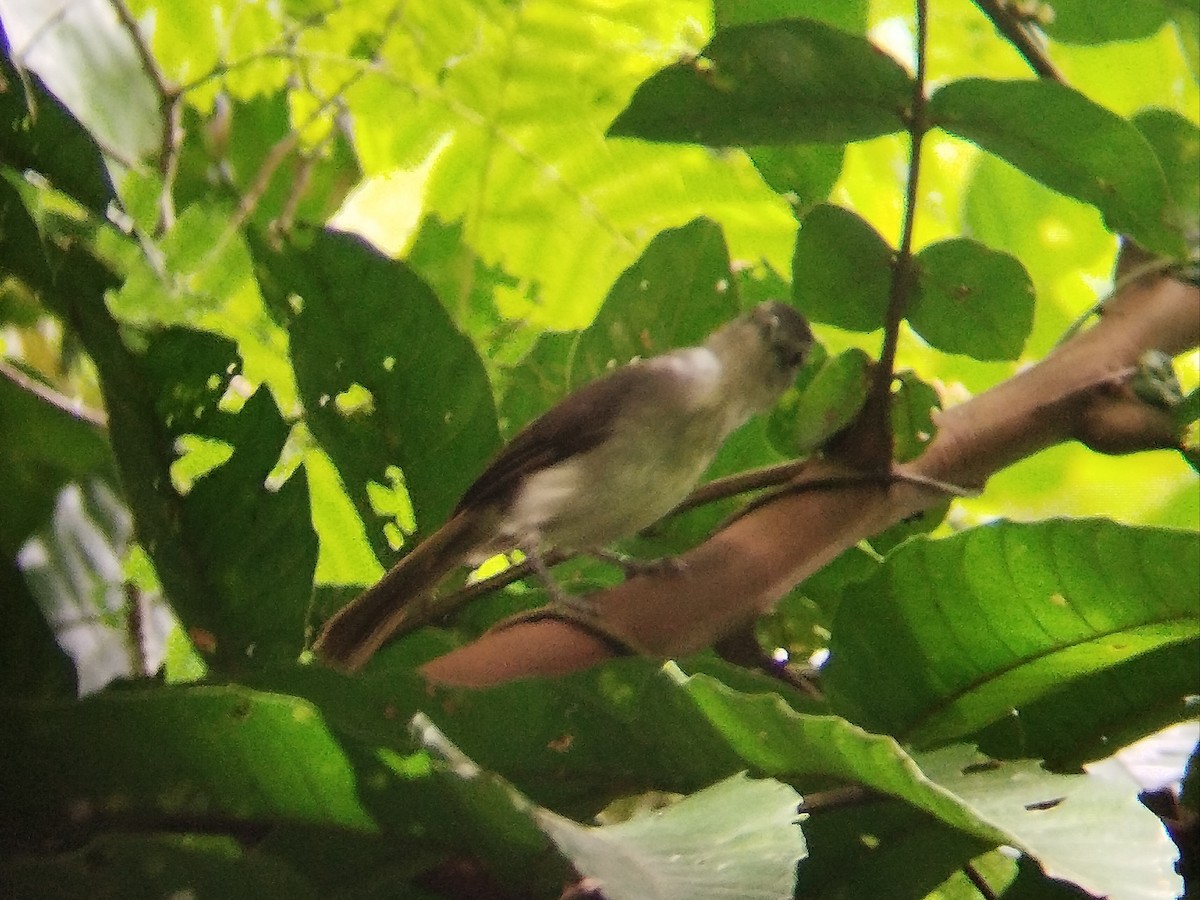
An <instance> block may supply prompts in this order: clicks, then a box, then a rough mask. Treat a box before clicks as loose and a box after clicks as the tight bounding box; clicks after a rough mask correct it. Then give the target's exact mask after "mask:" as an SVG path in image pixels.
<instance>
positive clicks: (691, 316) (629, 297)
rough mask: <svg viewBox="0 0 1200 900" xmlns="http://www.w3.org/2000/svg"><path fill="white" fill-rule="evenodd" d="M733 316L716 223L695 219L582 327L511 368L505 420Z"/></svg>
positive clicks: (546, 338)
mask: <svg viewBox="0 0 1200 900" xmlns="http://www.w3.org/2000/svg"><path fill="white" fill-rule="evenodd" d="M739 312H740V309H739V304H738V292H737V288H736V285H735V283H734V277H733V273H732V271H731V270H730V265H729V252H728V250H727V249H726V247H725V239H724V237H723V236H722V234H721V228H720V226H718V225H717V224H716V223H715V222H712V221H710V220H707V219H697V220H696V221H694V222H691V223H689V224H688V225H685V226H683V227H681V228H673V229H668V230H666V231H663V232H661V233H660V234H659V235H657V236H656V237H655V238H654V240H653V241H651V243H650V245H649V246H648V247H647V248H646V250H645V251H644V252H643V253H642V255H641V256H640V257H639V258H638V260H637V262H635V263H634V264H633V265H631V266H630V267H629V268H628V269H626V270H625V271H624V272H622V273H621V277H620V278H618V279H617V280H616V282H614V283H613V286H612V288H611V289H610V290H609V292H608V296H607V297H606V298H605V300H604V305H603V306H601V307H600V311H599V312H598V313H597V314H596V319H595V321H594V322H593V323H592V324H591V325H590V326H589V327H588V328H586V329H584V330H583V331H581V332H579V334H577V335H575V336H573V337H570V338H566V337H564V336H563V335H561V334H546V335H543V336H542V338H541V339H540V340H539V342H538V343H537V344H536V345H535V347H534V349H533V350H532V352H531V353H530V354H529V355H528V356H527V357H526V358H525V360H524V361H523V362H522V363H521V365H520V366H519V367H518V368H517V369H516V370H514V372H513V373H512V374H511V376H510V380H509V384H508V388H507V390H506V392H505V396H504V402H503V407H502V408H503V413H504V417H505V419H506V423H507V425H508V427H509V428H510V429H515V428H517V427H520V426H521V425H523V424H525V423H526V422H528V421H529V420H530V419H532V418H534V417H535V416H536V415H538V414H540V413H542V412H545V410H546V409H548V408H549V407H550V406H552V405H553V404H554V403H556V402H558V401H559V400H561V399H562V398H563V397H564V396H566V394H567V393H568V392H569V391H571V390H573V389H574V388H577V387H579V386H580V385H583V384H586V383H588V382H589V381H594V380H595V379H596V378H598V377H600V376H601V375H603V374H604V373H605V372H607V371H609V370H610V369H611V368H612V367H613V366H619V365H624V364H625V363H627V362H629V361H630V360H632V359H635V358H638V357H645V356H653V355H655V354H659V353H665V352H667V351H668V350H673V349H675V348H677V347H689V346H692V345H695V344H698V343H700V342H701V341H703V340H704V338H705V337H707V336H708V333H709V332H710V331H712V330H713V329H714V328H716V327H717V326H719V325H722V324H724V323H725V322H727V321H728V320H729V319H732V318H733V317H734V316H736V315H737V314H738V313H739Z"/></svg>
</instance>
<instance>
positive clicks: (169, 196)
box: [109, 0, 183, 234]
mask: <svg viewBox="0 0 1200 900" xmlns="http://www.w3.org/2000/svg"><path fill="white" fill-rule="evenodd" d="M109 3H111V4H112V8H113V11H114V12H116V14H117V18H118V19H119V20H120V22H121V25H122V27H123V28H124V29H125V32H126V33H127V34H128V35H129V39H130V40H131V41H132V42H133V48H134V50H135V51H136V52H137V55H138V58H139V59H140V60H141V61H142V68H143V69H144V70H145V72H146V75H147V77H149V79H150V80H151V81H152V82H153V83H154V90H155V91H156V92H157V94H158V108H159V114H160V115H161V116H162V136H161V139H160V147H159V153H158V171H159V175H161V176H162V188H161V189H160V190H159V195H158V225H157V227H156V228H155V233H156V234H162V233H163V232H165V231H168V230H169V229H170V228H171V226H172V225H174V224H175V178H176V176H177V175H178V173H179V156H180V154H181V153H182V152H183V92H182V91H180V89H179V86H178V85H176V84H174V83H173V82H172V81H171V80H170V79H169V78H167V75H166V73H165V72H164V71H163V69H162V66H160V65H159V63H158V60H157V59H156V58H155V56H154V53H153V51H152V50H151V49H150V45H149V44H148V43H147V42H146V39H145V37H143V35H142V31H141V29H140V28H139V27H138V22H137V19H136V18H135V17H134V15H133V12H132V11H131V10H130V9H129V7H128V6H127V5H126V3H125V0H109Z"/></svg>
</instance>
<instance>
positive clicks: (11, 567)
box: [0, 554, 78, 699]
mask: <svg viewBox="0 0 1200 900" xmlns="http://www.w3.org/2000/svg"><path fill="white" fill-rule="evenodd" d="M0 597H4V598H5V600H4V603H2V604H0V684H3V685H4V693H5V694H6V695H8V696H10V697H37V698H39V699H41V698H51V697H75V696H76V695H77V693H78V685H77V681H76V675H75V667H74V666H73V665H72V664H71V660H70V658H69V657H68V656H67V655H66V654H65V653H64V652H63V651H62V649H61V648H60V647H59V646H58V644H57V642H56V641H55V639H54V631H53V630H52V629H51V627H50V625H49V623H48V622H47V621H46V617H45V616H44V615H42V611H41V609H40V608H39V607H38V604H37V602H36V601H35V600H34V598H33V593H32V592H31V591H30V590H29V585H28V583H27V582H26V580H25V577H24V575H23V574H22V572H21V570H20V569H19V568H17V563H16V557H15V555H13V556H9V555H7V554H6V555H5V557H4V559H3V560H2V561H0Z"/></svg>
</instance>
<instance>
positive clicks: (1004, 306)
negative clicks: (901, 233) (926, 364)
mask: <svg viewBox="0 0 1200 900" xmlns="http://www.w3.org/2000/svg"><path fill="white" fill-rule="evenodd" d="M916 266H917V290H916V291H915V293H914V295H913V297H912V301H911V304H910V305H909V307H908V311H907V318H908V322H909V324H910V325H912V327H913V329H914V330H915V331H916V332H917V333H918V334H920V335H921V337H923V338H924V339H925V340H927V341H928V342H929V343H930V344H931V345H932V346H934V347H937V348H938V349H939V350H945V351H947V352H948V353H967V354H970V355H971V356H973V357H975V358H976V359H1016V358H1017V357H1018V356H1020V355H1021V349H1022V348H1023V347H1024V346H1025V339H1026V338H1027V337H1029V331H1030V329H1031V328H1032V327H1033V306H1034V292H1033V284H1032V282H1030V280H1029V275H1028V274H1027V273H1026V271H1025V268H1024V267H1023V266H1022V265H1021V263H1020V261H1019V260H1017V259H1016V258H1015V257H1012V256H1009V255H1008V254H1006V253H997V252H996V251H994V250H989V249H988V248H987V247H984V246H983V245H982V244H978V243H976V242H974V241H969V240H965V239H962V238H956V239H951V240H947V241H939V242H938V243H936V244H931V245H930V246H928V247H926V248H925V249H923V250H922V251H921V252H920V253H918V254H917V258H916Z"/></svg>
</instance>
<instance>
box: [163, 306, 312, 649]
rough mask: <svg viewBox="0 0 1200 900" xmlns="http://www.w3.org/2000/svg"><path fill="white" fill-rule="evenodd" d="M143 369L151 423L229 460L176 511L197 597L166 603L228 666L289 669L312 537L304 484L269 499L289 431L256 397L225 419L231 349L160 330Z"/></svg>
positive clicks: (300, 642) (264, 397)
mask: <svg viewBox="0 0 1200 900" xmlns="http://www.w3.org/2000/svg"><path fill="white" fill-rule="evenodd" d="M144 367H145V368H144V371H145V373H146V375H147V376H148V380H149V382H150V384H151V385H152V386H153V388H154V390H155V403H156V407H157V409H156V411H157V413H158V416H159V420H160V421H161V422H162V423H163V425H162V427H163V428H164V430H165V431H166V433H167V436H168V438H169V439H170V440H171V441H172V442H173V444H174V445H175V446H176V447H178V446H179V445H180V442H181V441H183V440H184V439H186V438H187V437H188V436H195V437H197V438H200V439H201V441H202V442H203V441H209V442H217V444H218V445H223V446H225V447H228V448H231V449H232V454H231V456H230V457H229V459H228V461H227V462H225V463H224V464H223V465H219V466H217V467H216V468H215V469H213V470H211V471H208V472H207V473H206V474H204V475H203V476H202V477H200V478H199V479H198V480H197V481H196V482H195V483H194V484H193V485H192V486H191V487H190V490H188V491H187V492H186V494H185V496H183V497H182V498H180V499H179V501H178V503H179V507H180V510H181V513H182V517H181V521H180V522H179V526H180V532H179V534H178V536H177V540H178V542H179V544H180V547H179V549H180V550H182V551H183V552H184V553H186V554H187V555H188V556H189V558H191V559H192V560H193V561H196V562H199V563H200V569H201V571H202V572H203V578H204V583H205V591H204V593H203V594H201V595H199V596H197V595H192V594H181V595H172V596H171V598H170V599H171V601H172V603H173V605H174V606H175V608H176V610H177V612H178V613H179V615H180V618H181V619H182V620H183V622H184V624H185V625H186V626H187V627H188V628H189V629H193V631H194V634H196V635H202V636H203V637H202V640H201V643H202V644H205V645H215V648H216V650H217V652H218V653H219V654H221V655H222V656H223V658H224V660H225V662H226V663H230V664H232V663H240V662H242V661H243V660H245V659H246V657H248V656H249V657H252V658H254V659H257V660H259V661H262V660H271V659H275V660H279V659H284V660H293V659H295V658H296V657H297V656H298V655H299V653H300V651H301V649H302V648H303V647H304V636H305V625H306V622H305V616H306V614H307V612H308V608H309V598H310V596H311V592H312V582H313V570H314V568H315V567H316V536H315V535H314V533H313V530H312V525H311V522H310V518H309V499H308V485H307V483H306V481H305V477H304V474H303V473H302V472H296V473H294V474H292V476H291V477H290V478H289V479H288V480H287V481H286V483H284V484H283V485H282V486H279V487H278V488H276V487H273V486H272V484H270V483H269V482H268V476H269V475H271V473H272V470H273V469H274V468H275V466H276V463H277V462H278V461H279V457H280V453H281V452H282V449H283V446H284V443H285V441H286V440H287V437H288V431H289V428H288V425H287V423H285V422H284V421H283V419H282V417H281V416H280V414H279V411H278V409H277V408H276V407H275V404H274V403H273V402H272V400H271V398H270V396H269V395H268V394H267V392H266V391H265V390H259V391H257V392H256V393H255V394H254V395H253V396H252V397H251V398H250V399H249V400H248V401H247V402H246V404H245V406H244V407H243V408H242V409H241V410H240V411H238V412H237V413H233V412H229V411H226V410H224V409H222V407H221V399H222V396H223V394H224V393H225V391H226V390H227V387H228V385H229V383H230V381H231V380H232V379H233V378H234V377H235V376H236V375H237V374H238V372H239V368H240V367H239V363H238V358H237V354H236V351H235V348H234V345H233V343H232V342H231V341H226V340H223V339H221V338H218V337H215V336H213V335H210V334H206V333H204V332H199V331H190V330H188V329H183V328H175V329H167V330H165V331H163V332H161V333H159V334H157V335H155V336H154V338H153V339H152V340H151V342H150V344H149V347H148V348H147V351H146V354H145V358H144ZM210 649H211V648H210Z"/></svg>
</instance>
